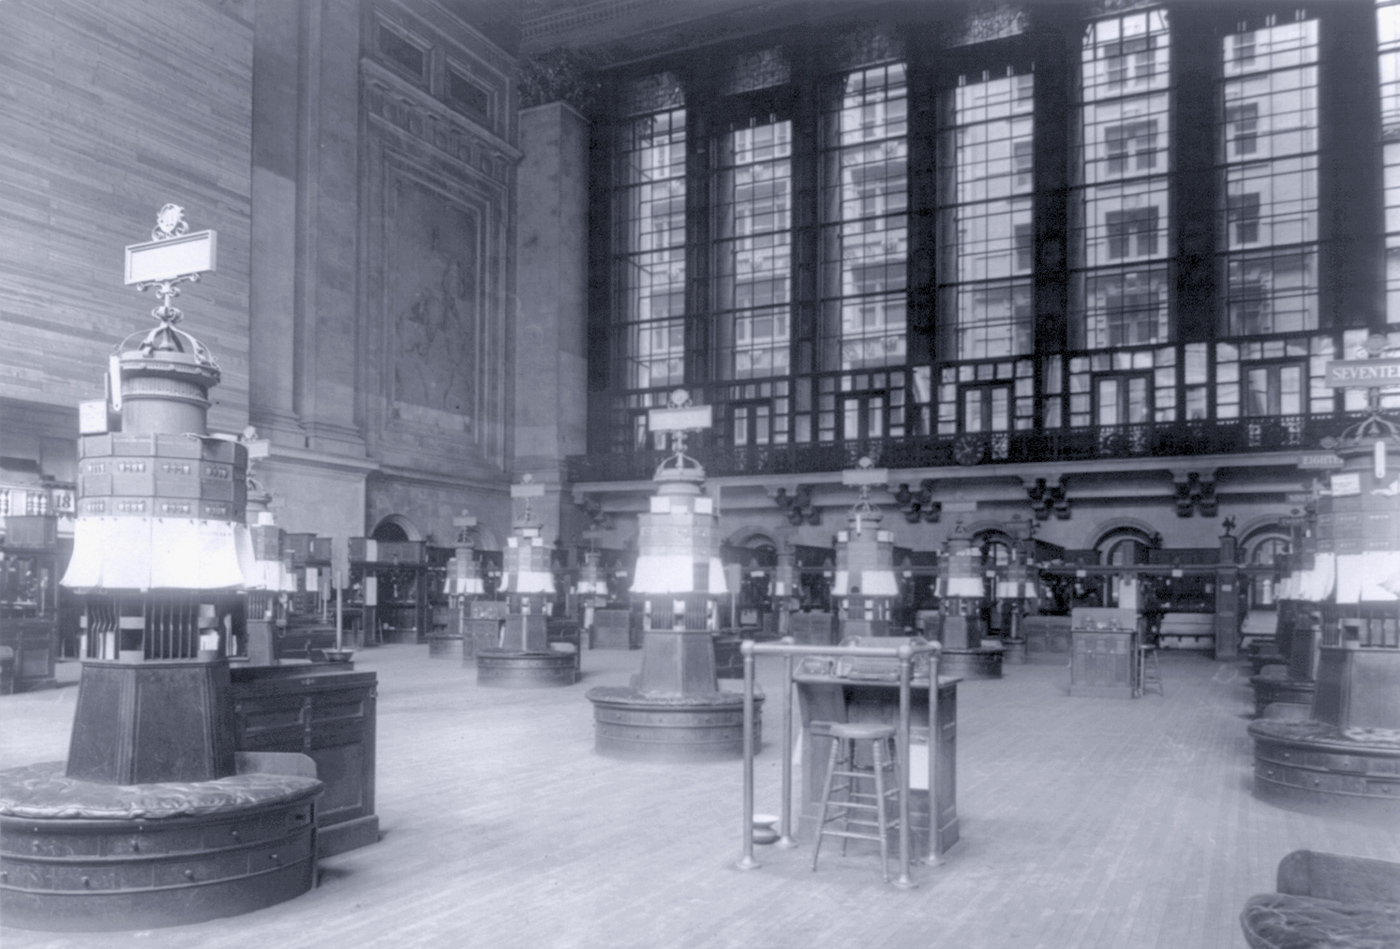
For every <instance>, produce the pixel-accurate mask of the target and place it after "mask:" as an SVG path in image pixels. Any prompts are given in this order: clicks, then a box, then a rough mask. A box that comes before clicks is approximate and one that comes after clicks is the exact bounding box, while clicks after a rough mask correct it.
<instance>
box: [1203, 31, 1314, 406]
mask: <svg viewBox="0 0 1400 949" xmlns="http://www.w3.org/2000/svg"><path fill="white" fill-rule="evenodd" d="M1221 57H1222V64H1223V73H1222V75H1223V78H1222V80H1221V83H1220V90H1221V101H1222V103H1223V105H1222V108H1223V111H1222V113H1221V115H1220V142H1221V151H1220V154H1221V160H1222V162H1223V171H1222V175H1223V179H1224V189H1223V190H1224V203H1223V207H1222V208H1221V209H1220V214H1221V226H1220V227H1218V228H1217V231H1218V233H1219V235H1220V250H1221V255H1220V259H1221V272H1222V275H1223V276H1224V288H1225V293H1224V296H1223V305H1222V307H1221V328H1222V330H1223V332H1225V333H1226V334H1229V335H1255V334H1264V333H1281V332H1288V331H1292V330H1306V329H1316V328H1317V325H1318V324H1317V319H1318V318H1317V279H1316V274H1315V252H1314V247H1315V246H1316V242H1317V219H1318V203H1317V187H1318V173H1317V157H1316V150H1317V67H1316V65H1314V64H1315V63H1316V62H1317V21H1316V20H1303V21H1300V22H1296V23H1288V24H1284V25H1281V26H1270V27H1267V28H1264V29H1257V30H1250V31H1247V32H1242V33H1237V34H1234V35H1231V36H1226V37H1225V38H1224V41H1223V43H1222V46H1221ZM1269 379H1270V384H1269V387H1268V391H1269V393H1270V395H1269V404H1268V405H1267V406H1264V405H1261V404H1256V399H1255V395H1254V390H1253V387H1252V386H1251V389H1250V395H1249V397H1248V400H1247V401H1248V406H1247V411H1249V412H1250V413H1252V414H1277V413H1278V411H1279V406H1280V404H1281V403H1280V399H1281V394H1280V391H1279V388H1278V384H1279V383H1278V373H1277V370H1270V374H1269ZM1261 391H1262V390H1261ZM1260 398H1262V396H1260Z"/></svg>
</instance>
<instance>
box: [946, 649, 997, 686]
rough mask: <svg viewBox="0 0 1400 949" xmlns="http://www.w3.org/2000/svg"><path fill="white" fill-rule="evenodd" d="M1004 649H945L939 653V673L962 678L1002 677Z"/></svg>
mask: <svg viewBox="0 0 1400 949" xmlns="http://www.w3.org/2000/svg"><path fill="white" fill-rule="evenodd" d="M1003 655H1004V653H1003V650H1001V649H1000V648H996V649H944V650H943V652H942V653H940V654H939V659H938V674H939V675H945V676H957V677H959V678H962V679H1000V678H1001V663H1002V656H1003Z"/></svg>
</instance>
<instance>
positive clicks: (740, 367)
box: [714, 121, 792, 379]
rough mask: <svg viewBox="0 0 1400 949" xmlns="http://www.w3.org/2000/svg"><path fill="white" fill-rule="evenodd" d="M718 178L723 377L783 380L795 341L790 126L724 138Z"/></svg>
mask: <svg viewBox="0 0 1400 949" xmlns="http://www.w3.org/2000/svg"><path fill="white" fill-rule="evenodd" d="M715 174H716V188H715V193H716V199H717V200H716V228H715V238H716V240H715V301H714V302H715V308H716V310H717V311H718V313H717V317H718V321H719V350H718V358H719V366H718V369H719V374H720V375H721V376H722V377H724V378H729V379H752V378H760V377H764V376H774V375H785V374H787V372H788V368H789V364H790V359H789V356H790V346H791V341H792V333H791V327H792V230H791V228H792V123H791V122H787V121H782V122H768V123H767V124H764V125H757V124H755V125H752V126H750V127H748V128H739V129H735V130H734V131H732V132H729V133H728V134H726V135H722V136H721V137H720V140H719V155H718V161H717V163H716V169H715Z"/></svg>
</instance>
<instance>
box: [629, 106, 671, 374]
mask: <svg viewBox="0 0 1400 949" xmlns="http://www.w3.org/2000/svg"><path fill="white" fill-rule="evenodd" d="M619 135H620V141H619V156H620V175H619V178H620V181H619V187H618V189H617V201H618V218H619V227H618V235H617V237H618V246H617V253H618V257H617V261H618V268H617V273H618V281H617V283H618V318H619V319H620V320H621V321H622V323H623V324H625V327H626V328H625V330H624V332H623V333H622V334H621V340H622V344H621V345H622V347H623V363H624V365H625V366H626V379H625V385H626V386H627V387H628V388H647V387H651V386H668V385H674V384H677V383H680V382H683V381H684V378H685V359H684V355H685V330H684V321H683V320H682V319H681V317H682V316H684V314H685V110H684V109H674V110H671V111H668V112H662V113H658V114H656V115H647V116H641V117H638V118H634V119H630V120H628V121H627V122H626V123H625V124H624V125H623V126H622V127H621V129H620V131H619Z"/></svg>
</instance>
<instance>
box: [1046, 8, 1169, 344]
mask: <svg viewBox="0 0 1400 949" xmlns="http://www.w3.org/2000/svg"><path fill="white" fill-rule="evenodd" d="M1169 40H1170V33H1169V32H1168V24H1167V15H1166V12H1165V11H1162V10H1149V11H1144V12H1141V13H1134V14H1131V15H1128V16H1122V17H1116V18H1114V19H1108V20H1099V21H1096V22H1094V23H1093V24H1091V25H1090V26H1089V27H1088V29H1087V31H1086V32H1085V36H1084V45H1083V49H1082V54H1081V63H1080V108H1079V122H1078V123H1077V126H1076V128H1075V132H1074V134H1075V136H1076V142H1075V162H1074V173H1075V176H1076V177H1075V187H1074V189H1073V192H1072V196H1071V203H1070V205H1071V206H1070V213H1071V227H1072V230H1073V233H1072V234H1071V248H1072V252H1071V267H1072V270H1073V274H1072V276H1073V280H1072V282H1071V287H1072V294H1073V296H1072V306H1073V311H1074V319H1072V320H1071V323H1070V327H1071V343H1072V345H1074V346H1075V347H1076V348H1082V349H1112V348H1117V347H1120V346H1131V345H1138V344H1150V343H1159V342H1164V341H1166V340H1167V339H1168V337H1169V335H1170V324H1169V320H1168V310H1167V306H1168V286H1169V267H1168V258H1169V256H1170V250H1169V248H1170V244H1169V241H1168V234H1169V229H1170V221H1171V217H1170V212H1169V209H1170V204H1169V200H1168V198H1169V188H1168V178H1167V175H1168V172H1169V171H1170V170H1171V167H1170V161H1169V155H1170V151H1169V146H1170V119H1171V79H1170V68H1169V67H1170V42H1169Z"/></svg>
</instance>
